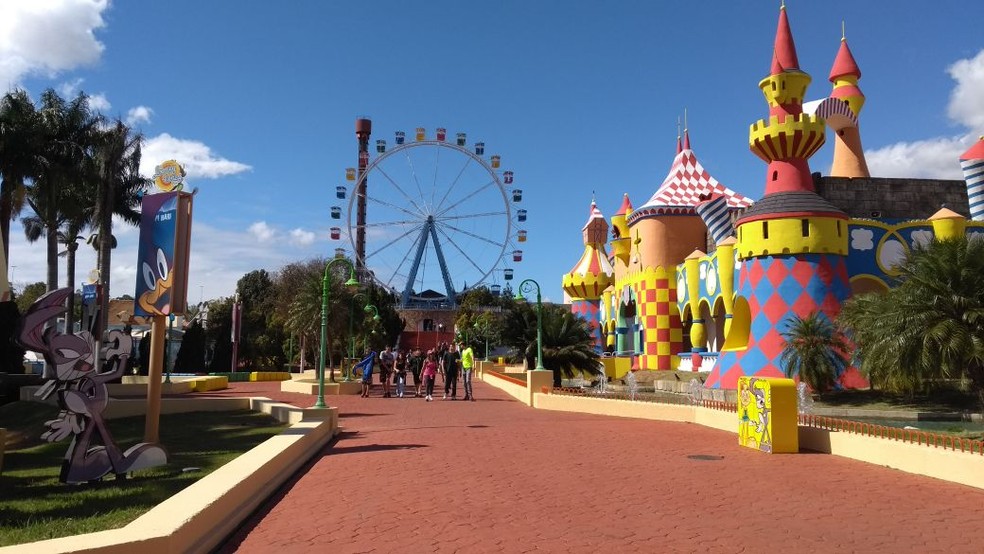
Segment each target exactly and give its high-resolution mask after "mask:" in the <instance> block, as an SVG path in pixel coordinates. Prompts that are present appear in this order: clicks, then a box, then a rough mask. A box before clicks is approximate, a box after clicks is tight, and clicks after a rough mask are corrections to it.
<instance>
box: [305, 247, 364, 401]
mask: <svg viewBox="0 0 984 554" xmlns="http://www.w3.org/2000/svg"><path fill="white" fill-rule="evenodd" d="M337 263H342V264H344V265H347V266H348V269H349V278H348V281H345V286H347V287H357V286H359V282H358V281H356V280H355V267H354V266H353V265H352V262H350V261H349V260H348V258H335V259H333V260H331V261H329V262H328V263H327V264H325V276H324V278H322V279H321V348H320V350H321V355H320V356H319V358H318V401H317V402H316V403H315V404H314V407H315V408H325V407H326V405H325V350H326V347H327V345H328V294H329V292H330V290H331V272H330V271H329V270H330V269H331V266H333V265H335V264H337ZM331 378H332V380H334V379H335V371H334V370H332V373H331Z"/></svg>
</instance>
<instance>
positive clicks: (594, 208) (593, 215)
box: [581, 196, 628, 231]
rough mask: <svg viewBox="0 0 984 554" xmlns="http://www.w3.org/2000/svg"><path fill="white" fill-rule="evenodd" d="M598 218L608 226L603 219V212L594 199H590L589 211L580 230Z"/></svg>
mask: <svg viewBox="0 0 984 554" xmlns="http://www.w3.org/2000/svg"><path fill="white" fill-rule="evenodd" d="M626 197H628V196H626ZM599 219H600V220H601V221H602V222H604V224H605V226H606V227H607V226H608V222H607V221H605V215H604V214H603V213H601V210H599V209H598V205H597V204H595V202H594V200H592V201H591V211H590V212H589V213H588V221H587V222H586V223H585V224H584V227H581V230H582V231H584V230H586V229H587V228H588V227H590V226H591V224H592V223H593V222H595V221H597V220H599Z"/></svg>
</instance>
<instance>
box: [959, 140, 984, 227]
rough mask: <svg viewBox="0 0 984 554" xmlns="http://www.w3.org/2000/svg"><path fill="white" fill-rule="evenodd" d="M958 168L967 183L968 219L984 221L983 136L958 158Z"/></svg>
mask: <svg viewBox="0 0 984 554" xmlns="http://www.w3.org/2000/svg"><path fill="white" fill-rule="evenodd" d="M960 168H961V169H962V170H963V174H964V180H965V181H967V201H968V202H970V219H972V220H974V221H984V136H982V137H981V138H980V139H979V140H978V141H977V143H976V144H974V145H973V146H971V147H970V149H968V150H967V151H966V152H964V153H963V155H962V156H960Z"/></svg>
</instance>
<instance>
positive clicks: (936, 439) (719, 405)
mask: <svg viewBox="0 0 984 554" xmlns="http://www.w3.org/2000/svg"><path fill="white" fill-rule="evenodd" d="M543 392H547V390H544V391H543ZM550 394H557V395H563V396H580V397H584V398H609V399H612V400H632V401H635V402H650V403H654V404H668V405H691V406H692V405H697V406H700V407H702V408H707V409H710V410H719V411H724V412H731V413H737V412H738V405H737V404H735V403H733V402H722V401H718V400H706V399H701V400H699V401H697V402H694V401H693V400H692V399H691V398H690V397H689V396H686V395H675V396H666V395H656V394H654V393H636V394H635V396H634V398H633V397H632V396H631V395H630V393H628V392H606V393H604V394H599V393H597V392H594V391H592V390H591V389H586V388H575V387H561V388H555V389H553V390H552V391H551V392H550ZM798 422H799V424H800V425H802V426H805V427H812V428H814V429H823V430H827V431H838V432H842V433H851V434H855V435H863V436H866V437H871V438H877V439H885V440H894V441H899V442H905V443H910V444H915V445H920V446H922V445H924V446H927V447H933V448H942V449H944V450H952V451H954V452H966V453H970V454H979V455H981V456H984V440H977V439H968V438H966V437H960V436H957V435H949V434H944V433H931V432H928V431H922V430H919V429H900V428H898V427H891V426H887V425H877V424H874V423H868V422H863V421H851V420H848V419H838V418H834V417H827V416H818V415H812V414H799V416H798Z"/></svg>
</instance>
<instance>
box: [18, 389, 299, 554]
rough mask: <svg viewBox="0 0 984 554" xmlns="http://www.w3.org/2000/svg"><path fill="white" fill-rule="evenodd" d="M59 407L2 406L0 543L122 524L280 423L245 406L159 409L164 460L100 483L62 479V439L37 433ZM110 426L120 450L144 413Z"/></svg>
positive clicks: (138, 435)
mask: <svg viewBox="0 0 984 554" xmlns="http://www.w3.org/2000/svg"><path fill="white" fill-rule="evenodd" d="M57 412H58V410H57V408H55V407H52V406H47V405H44V404H38V403H33V402H14V403H13V404H7V405H6V406H0V427H5V428H7V430H8V433H9V434H8V443H7V452H6V454H5V456H4V460H3V475H2V476H0V546H6V545H11V544H20V543H25V542H32V541H38V540H43V539H50V538H55V537H64V536H68V535H77V534H81V533H90V532H93V531H101V530H105V529H113V528H117V527H122V526H123V525H126V524H127V523H129V522H131V521H133V520H134V519H136V518H137V517H138V516H140V515H141V514H143V513H144V512H146V511H148V510H149V509H151V508H153V507H154V506H156V505H157V504H159V503H161V502H162V501H163V500H166V499H167V498H169V497H171V496H172V495H174V494H175V493H176V492H178V491H180V490H181V489H183V488H185V487H187V486H188V485H190V484H192V483H194V482H195V481H197V480H198V479H200V478H202V477H203V476H205V475H207V474H208V473H211V472H212V471H214V470H216V469H218V468H219V467H221V466H222V465H223V464H225V463H226V462H228V461H230V460H232V459H234V458H235V457H236V456H238V455H239V454H241V453H243V452H246V451H247V450H249V449H251V448H253V447H254V446H256V445H258V444H260V443H261V442H263V441H264V440H266V439H268V438H270V437H271V436H274V435H277V434H279V433H280V432H281V431H283V430H284V429H285V426H284V425H283V424H281V423H280V422H278V421H277V420H275V419H273V418H272V417H270V416H268V415H266V414H261V413H256V412H250V411H245V410H243V411H234V412H195V413H187V414H171V415H163V416H161V423H160V435H161V444H162V445H163V446H164V448H165V449H166V450H167V452H168V465H166V466H163V467H159V468H151V469H146V470H143V471H139V472H135V473H133V474H132V475H131V476H130V478H128V479H125V480H119V481H118V480H116V479H115V478H114V477H113V476H112V475H110V476H108V477H106V478H104V479H103V480H102V481H101V482H99V483H94V484H86V485H66V484H63V483H61V482H59V481H58V473H59V471H60V469H61V462H62V458H63V457H64V455H65V452H66V450H67V449H68V444H69V443H68V441H63V442H58V443H54V444H49V443H44V442H41V441H40V439H39V437H40V435H41V433H42V432H43V431H44V429H45V426H44V422H45V421H46V420H49V419H53V418H54V416H55V415H56V414H57ZM109 430H110V432H111V433H112V434H113V437H114V438H115V439H116V443H117V444H118V445H119V446H120V448H122V449H124V450H125V449H126V448H128V447H130V446H132V445H133V444H135V443H137V442H140V441H141V440H142V437H143V430H144V418H143V416H140V417H132V418H125V419H116V420H111V421H109ZM186 468H198V469H197V470H190V471H185V469H186Z"/></svg>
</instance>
